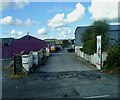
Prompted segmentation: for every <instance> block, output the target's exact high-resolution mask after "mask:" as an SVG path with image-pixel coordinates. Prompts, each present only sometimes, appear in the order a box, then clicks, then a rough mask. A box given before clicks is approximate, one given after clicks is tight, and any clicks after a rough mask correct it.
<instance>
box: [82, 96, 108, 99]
mask: <svg viewBox="0 0 120 100" xmlns="http://www.w3.org/2000/svg"><path fill="white" fill-rule="evenodd" d="M109 96H110V95H100V96H91V97H84V98H88V99H90V98H104V97H109Z"/></svg>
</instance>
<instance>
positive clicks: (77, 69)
mask: <svg viewBox="0 0 120 100" xmlns="http://www.w3.org/2000/svg"><path fill="white" fill-rule="evenodd" d="M2 83H3V86H2V87H3V90H2V96H3V98H16V99H17V98H29V99H30V98H31V99H33V98H38V99H39V98H44V99H45V98H89V99H91V98H92V99H93V98H96V100H98V98H118V93H119V92H118V88H119V85H118V75H111V74H106V73H101V72H100V71H98V70H97V69H96V68H95V67H94V66H92V65H91V64H89V63H88V62H86V61H85V60H83V59H82V58H77V57H76V56H75V55H74V54H73V53H67V52H61V53H56V54H52V56H50V57H49V60H48V62H47V63H46V64H45V65H43V66H39V68H37V69H36V70H35V71H34V73H32V74H30V75H29V76H28V77H25V78H8V77H3V81H2Z"/></svg>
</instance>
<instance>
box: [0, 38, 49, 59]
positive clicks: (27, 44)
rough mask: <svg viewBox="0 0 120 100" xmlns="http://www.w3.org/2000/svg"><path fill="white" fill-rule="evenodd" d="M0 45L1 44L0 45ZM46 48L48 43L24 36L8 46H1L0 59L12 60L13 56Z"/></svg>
mask: <svg viewBox="0 0 120 100" xmlns="http://www.w3.org/2000/svg"><path fill="white" fill-rule="evenodd" d="M0 45H1V43H0ZM46 46H48V43H47V42H45V41H43V40H40V39H37V38H35V37H32V36H24V37H22V38H20V39H17V40H15V41H13V42H12V43H11V44H10V45H9V46H7V47H6V46H2V54H1V55H2V58H3V59H4V58H12V57H13V54H19V53H21V52H22V51H24V52H25V53H29V52H30V51H39V50H41V49H42V48H45V47H46ZM1 55H0V56H1Z"/></svg>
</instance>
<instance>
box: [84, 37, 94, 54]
mask: <svg viewBox="0 0 120 100" xmlns="http://www.w3.org/2000/svg"><path fill="white" fill-rule="evenodd" d="M95 50H96V39H93V40H89V41H87V42H85V44H84V45H83V49H82V51H83V52H85V53H87V54H94V53H95V52H96V51H95Z"/></svg>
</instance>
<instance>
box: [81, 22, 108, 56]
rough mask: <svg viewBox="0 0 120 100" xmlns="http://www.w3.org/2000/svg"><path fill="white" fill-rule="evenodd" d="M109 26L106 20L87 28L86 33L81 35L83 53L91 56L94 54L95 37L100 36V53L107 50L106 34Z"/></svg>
mask: <svg viewBox="0 0 120 100" xmlns="http://www.w3.org/2000/svg"><path fill="white" fill-rule="evenodd" d="M108 30H109V24H108V22H107V21H106V20H103V21H100V20H98V21H95V22H94V23H93V24H92V25H91V26H89V27H88V28H87V29H86V31H85V32H84V33H83V34H82V37H81V40H82V42H83V43H84V45H83V49H82V50H83V51H84V52H86V53H88V54H93V53H95V52H96V46H97V41H96V36H97V35H101V36H102V51H106V50H107V45H108V38H109V36H108V34H107V32H108Z"/></svg>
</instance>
